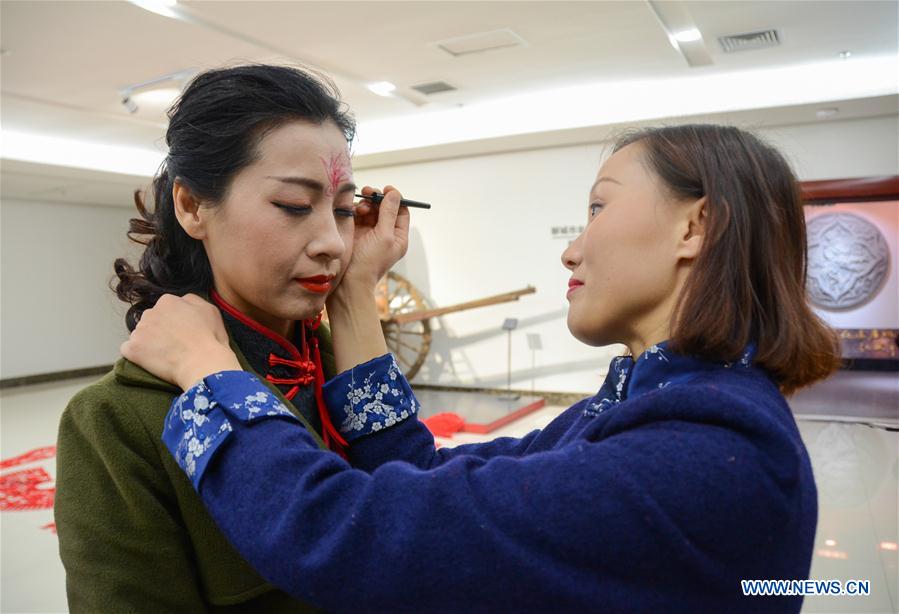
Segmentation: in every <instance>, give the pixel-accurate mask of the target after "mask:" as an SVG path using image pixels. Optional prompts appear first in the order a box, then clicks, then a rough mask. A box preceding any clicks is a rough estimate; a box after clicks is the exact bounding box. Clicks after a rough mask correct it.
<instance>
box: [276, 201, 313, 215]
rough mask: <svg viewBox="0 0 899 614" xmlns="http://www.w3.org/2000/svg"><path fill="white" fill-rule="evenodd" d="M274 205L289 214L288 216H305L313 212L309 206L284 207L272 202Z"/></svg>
mask: <svg viewBox="0 0 899 614" xmlns="http://www.w3.org/2000/svg"><path fill="white" fill-rule="evenodd" d="M272 204H273V205H274V206H276V207H277V208H278V209H281V210H282V211H284V212H285V213H287V215H305V214H307V213H309V212H310V211H312V207H309V206H301V207H296V206H293V205H283V204H281V203H276V202H272Z"/></svg>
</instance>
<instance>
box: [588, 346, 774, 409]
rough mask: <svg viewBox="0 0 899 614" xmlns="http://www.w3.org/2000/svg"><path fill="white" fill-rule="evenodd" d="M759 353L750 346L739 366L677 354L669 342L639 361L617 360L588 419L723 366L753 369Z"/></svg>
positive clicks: (648, 352)
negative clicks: (639, 396) (631, 399)
mask: <svg viewBox="0 0 899 614" xmlns="http://www.w3.org/2000/svg"><path fill="white" fill-rule="evenodd" d="M755 352H756V348H755V345H754V344H750V345H748V346H747V347H746V348H745V350H744V351H743V353H742V354H741V356H740V359H739V360H738V361H737V362H735V363H734V362H725V363H711V362H707V361H704V360H702V359H700V358H696V357H692V356H685V355H683V354H678V353H675V352H673V351H672V350H671V349H669V348H668V342H667V341H666V342H663V343H659V344H657V345H653V346H652V347H650V348H648V349H647V350H646V351H645V352H643V353H642V354H641V355H640V358H639V359H638V360H637V361H634V359H633V358H632V357H630V356H619V357H617V358H613V359H612V362H611V364H610V365H609V372H608V374H607V375H606V379H605V381H604V382H603V384H602V386H601V387H600V389H599V392H597V393H596V395H595V396H594V397H593V398H592V399H591V400H590V401H588V402H587V404H586V405H585V406H584V415H585V416H589V417H595V416H598V415H600V414H602V413H603V412H605V411H607V410H609V409H611V408H612V407H615V406H616V405H618V404H619V403H621V402H622V401H624V400H626V399H629V398H632V397H634V396H637V395H640V394H644V393H646V392H650V391H653V390H662V389H663V388H667V387H668V386H670V385H672V384H677V383H681V382H684V381H686V380H688V379H690V378H691V377H693V376H694V375H695V374H696V373H699V372H701V371H704V370H707V369H710V368H716V367H718V366H721V365H722V364H723V366H724V367H725V368H733V367H737V368H746V367H749V366H751V365H752V360H753V358H754V357H755Z"/></svg>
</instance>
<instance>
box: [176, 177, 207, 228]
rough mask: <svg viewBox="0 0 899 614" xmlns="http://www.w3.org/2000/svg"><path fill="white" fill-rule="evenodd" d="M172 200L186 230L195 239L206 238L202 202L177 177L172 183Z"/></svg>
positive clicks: (177, 216)
mask: <svg viewBox="0 0 899 614" xmlns="http://www.w3.org/2000/svg"><path fill="white" fill-rule="evenodd" d="M172 201H173V203H174V207H175V217H176V218H177V219H178V223H179V224H180V225H181V228H183V229H184V232H186V233H187V235H188V236H189V237H191V238H193V239H196V240H198V241H202V240H203V239H205V238H206V225H205V223H204V219H203V216H201V214H200V202H199V200H198V199H197V198H196V197H195V196H194V195H193V192H191V190H190V188H188V187H187V186H186V185H184V184H183V183H181V182H180V181H179V180H178V179H175V182H174V184H173V185H172Z"/></svg>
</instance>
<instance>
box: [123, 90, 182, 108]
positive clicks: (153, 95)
mask: <svg viewBox="0 0 899 614" xmlns="http://www.w3.org/2000/svg"><path fill="white" fill-rule="evenodd" d="M180 95H181V90H179V89H178V88H174V87H165V88H160V89H156V90H147V91H145V92H138V93H136V94H133V95H132V96H131V98H132V99H133V100H134V102H136V103H137V104H140V105H142V106H148V107H155V108H160V109H167V108H169V107H170V106H171V104H172V103H173V102H175V99H176V98H178V96H180Z"/></svg>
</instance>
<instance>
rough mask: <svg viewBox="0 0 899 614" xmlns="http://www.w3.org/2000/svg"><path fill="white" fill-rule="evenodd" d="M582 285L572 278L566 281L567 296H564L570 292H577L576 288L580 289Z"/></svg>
mask: <svg viewBox="0 0 899 614" xmlns="http://www.w3.org/2000/svg"><path fill="white" fill-rule="evenodd" d="M583 285H584V282H582V281H581V280H579V279H575V278H574V277H572V278H571V279H569V280H568V294H566V296H569V295H571V293H572V292H574V291H575V290H577V289H578V288H580V287H581V286H583Z"/></svg>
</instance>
